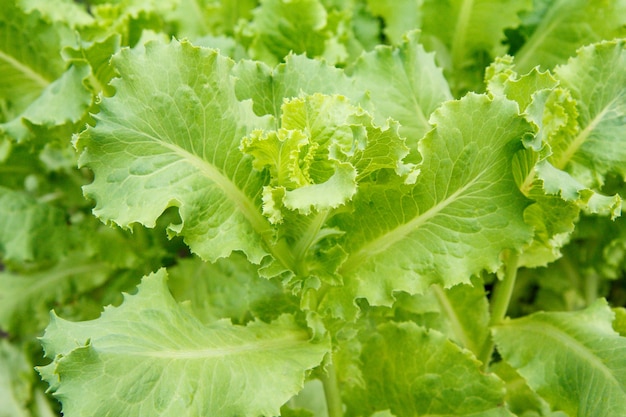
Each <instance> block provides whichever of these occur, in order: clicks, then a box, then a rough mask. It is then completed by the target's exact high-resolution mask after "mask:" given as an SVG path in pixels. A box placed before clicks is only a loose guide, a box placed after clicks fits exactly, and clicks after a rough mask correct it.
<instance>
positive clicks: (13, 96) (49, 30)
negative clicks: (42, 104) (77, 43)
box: [0, 1, 65, 119]
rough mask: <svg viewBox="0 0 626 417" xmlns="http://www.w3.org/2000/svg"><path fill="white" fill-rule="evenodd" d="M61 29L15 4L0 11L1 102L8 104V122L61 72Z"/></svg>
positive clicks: (63, 33) (62, 32) (63, 64)
mask: <svg viewBox="0 0 626 417" xmlns="http://www.w3.org/2000/svg"><path fill="white" fill-rule="evenodd" d="M64 35H65V32H64V30H63V27H62V26H60V25H56V26H54V25H51V24H49V23H46V22H44V21H43V20H42V19H41V18H40V16H39V14H38V13H37V12H33V13H30V14H27V13H25V12H24V11H22V10H21V9H19V8H18V7H17V6H16V5H15V2H14V1H3V4H2V7H1V8H0V74H2V77H0V99H4V100H7V101H8V103H9V108H10V111H11V112H10V114H9V117H7V119H13V118H15V117H17V116H18V115H19V114H20V113H21V112H22V111H24V109H25V108H26V107H27V106H28V105H29V104H30V103H31V102H32V101H33V100H34V99H35V98H36V97H37V96H39V94H40V93H41V92H42V91H43V90H44V89H45V88H46V87H48V86H49V85H50V83H51V82H52V81H54V80H55V79H57V78H58V77H59V76H60V75H61V73H62V72H63V70H64V67H65V63H64V62H63V60H62V59H61V55H60V51H61V46H62V40H61V37H62V36H64Z"/></svg>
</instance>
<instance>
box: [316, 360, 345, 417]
mask: <svg viewBox="0 0 626 417" xmlns="http://www.w3.org/2000/svg"><path fill="white" fill-rule="evenodd" d="M325 369H326V373H324V374H323V375H322V378H321V379H322V384H323V385H324V395H325V396H326V407H327V408H328V417H343V403H342V402H341V393H340V391H339V384H338V383H337V374H336V373H335V366H334V365H333V364H332V362H330V361H329V363H328V364H326V367H325Z"/></svg>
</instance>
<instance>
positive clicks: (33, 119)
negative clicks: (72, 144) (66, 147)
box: [0, 63, 92, 143]
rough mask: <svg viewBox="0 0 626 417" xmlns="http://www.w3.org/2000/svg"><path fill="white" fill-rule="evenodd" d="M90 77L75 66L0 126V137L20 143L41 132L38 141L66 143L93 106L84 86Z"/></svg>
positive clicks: (86, 68) (85, 69) (84, 68)
mask: <svg viewBox="0 0 626 417" xmlns="http://www.w3.org/2000/svg"><path fill="white" fill-rule="evenodd" d="M89 75H90V68H89V66H87V65H86V64H85V63H76V64H74V65H73V66H71V67H70V68H69V69H68V70H67V71H66V72H64V73H63V74H62V75H61V76H60V77H59V78H58V79H57V80H55V81H54V82H52V83H51V84H50V85H48V86H47V87H46V88H45V89H44V90H43V91H42V92H41V95H40V96H39V97H37V98H36V99H35V100H34V101H33V102H32V103H31V104H30V105H29V106H28V107H27V108H26V109H25V110H24V111H23V112H22V113H21V114H20V115H19V116H18V117H17V118H16V119H14V120H12V121H11V122H9V123H5V124H0V134H3V133H4V134H7V135H9V136H10V137H11V138H12V139H13V140H15V141H18V142H22V141H26V140H28V139H31V138H33V137H36V136H37V134H36V133H37V131H39V132H42V133H41V134H40V135H39V137H40V138H41V140H45V141H47V142H50V141H51V140H52V138H53V137H55V136H56V137H58V138H60V139H59V140H62V141H63V142H62V143H69V138H70V137H71V135H72V132H74V131H76V130H77V129H76V127H75V125H76V124H78V122H80V121H81V120H82V119H83V118H84V117H85V116H86V115H87V111H88V110H89V107H90V106H91V104H92V93H91V92H90V91H89V90H88V89H87V88H86V86H85V85H84V83H85V82H86V79H87V77H88V76H89Z"/></svg>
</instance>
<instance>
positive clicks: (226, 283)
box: [168, 253, 299, 324]
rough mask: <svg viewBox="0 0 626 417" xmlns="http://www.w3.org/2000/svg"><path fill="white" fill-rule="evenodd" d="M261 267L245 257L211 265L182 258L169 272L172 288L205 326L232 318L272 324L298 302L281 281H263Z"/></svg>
mask: <svg viewBox="0 0 626 417" xmlns="http://www.w3.org/2000/svg"><path fill="white" fill-rule="evenodd" d="M257 269H258V266H257V265H253V264H251V263H250V262H248V260H247V259H246V258H245V257H244V256H243V255H241V254H237V253H233V254H232V255H231V256H230V257H229V258H226V259H219V260H218V261H217V262H215V263H207V262H204V261H202V260H200V259H198V258H191V259H181V260H180V261H179V262H178V264H177V265H175V266H173V267H171V268H169V269H168V275H169V280H168V285H169V288H170V290H171V291H172V295H173V296H174V298H175V299H176V300H178V301H181V302H182V301H189V304H190V305H189V307H190V308H191V311H192V312H193V313H194V315H195V316H196V317H197V318H198V319H200V320H201V321H202V322H203V323H211V322H214V321H217V320H219V319H223V318H229V319H231V321H232V322H233V323H235V324H244V323H246V322H248V321H250V320H252V319H254V318H258V319H261V320H263V321H267V322H268V321H271V320H274V319H276V318H278V316H280V315H281V314H283V313H292V312H294V311H295V310H297V309H298V301H299V300H298V299H297V298H295V297H293V296H292V295H291V294H288V293H286V292H285V291H284V290H283V286H282V284H281V283H280V282H279V281H277V280H271V281H270V280H267V279H264V278H260V277H259V276H258V273H257Z"/></svg>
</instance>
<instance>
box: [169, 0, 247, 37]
mask: <svg viewBox="0 0 626 417" xmlns="http://www.w3.org/2000/svg"><path fill="white" fill-rule="evenodd" d="M257 5H258V1H257V0H243V1H242V0H222V1H216V0H180V1H179V4H178V5H177V7H176V9H175V10H174V11H173V12H172V13H169V14H168V15H167V19H168V20H171V21H172V22H173V24H174V25H175V26H176V35H177V36H178V37H179V38H190V39H192V40H193V41H194V43H196V42H195V41H196V40H197V39H198V38H200V37H203V36H206V35H229V36H232V35H233V34H234V33H235V29H236V27H237V25H238V24H239V21H240V20H242V19H243V20H244V21H247V20H250V19H251V17H252V10H253V9H254V8H255V7H256V6H257Z"/></svg>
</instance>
